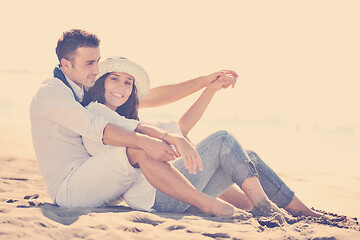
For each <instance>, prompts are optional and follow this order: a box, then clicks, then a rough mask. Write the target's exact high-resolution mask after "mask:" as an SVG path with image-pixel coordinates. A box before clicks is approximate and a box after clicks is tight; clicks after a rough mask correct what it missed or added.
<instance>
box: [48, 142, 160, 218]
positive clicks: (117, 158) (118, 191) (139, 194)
mask: <svg viewBox="0 0 360 240" xmlns="http://www.w3.org/2000/svg"><path fill="white" fill-rule="evenodd" d="M120 196H121V197H123V199H124V200H125V202H126V203H127V204H128V205H129V206H130V207H131V208H134V209H138V210H145V211H150V210H151V207H152V206H153V204H154V200H155V188H154V187H153V186H151V184H150V183H149V182H148V181H147V180H146V178H145V176H144V175H143V174H142V172H141V170H140V169H136V168H134V167H133V166H131V164H130V163H129V161H128V158H127V155H126V148H124V147H110V148H108V149H107V151H103V152H101V153H99V154H98V155H96V156H93V157H91V158H89V159H88V160H86V161H85V162H84V163H83V164H81V165H80V166H79V167H77V168H76V169H72V171H71V172H70V173H69V175H68V176H67V177H66V178H65V179H64V181H63V182H62V183H61V185H60V187H59V190H58V192H57V194H56V197H55V202H56V204H58V205H59V206H62V207H100V206H103V205H106V204H108V203H110V202H112V201H114V200H116V199H118V198H119V197H120Z"/></svg>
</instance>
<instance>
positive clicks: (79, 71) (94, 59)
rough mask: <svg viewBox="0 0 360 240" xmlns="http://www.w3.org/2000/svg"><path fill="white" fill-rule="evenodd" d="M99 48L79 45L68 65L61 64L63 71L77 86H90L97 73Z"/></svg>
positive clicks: (93, 82)
mask: <svg viewBox="0 0 360 240" xmlns="http://www.w3.org/2000/svg"><path fill="white" fill-rule="evenodd" d="M99 60H100V48H99V47H96V48H94V47H80V48H78V49H77V50H76V53H75V55H74V57H73V59H72V60H71V61H68V62H67V63H68V66H63V71H64V72H65V74H66V75H67V76H68V78H70V79H71V80H72V81H73V82H74V83H76V84H77V85H78V86H79V87H82V86H84V87H92V86H94V84H95V77H96V75H98V74H99V66H98V63H99Z"/></svg>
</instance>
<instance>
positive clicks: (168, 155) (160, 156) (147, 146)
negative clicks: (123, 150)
mask: <svg viewBox="0 0 360 240" xmlns="http://www.w3.org/2000/svg"><path fill="white" fill-rule="evenodd" d="M103 143H104V144H108V145H113V146H122V147H128V148H140V149H143V150H144V151H145V152H146V153H147V154H148V155H149V156H150V157H151V158H152V159H155V160H158V161H166V162H167V161H171V160H174V159H175V157H177V156H178V155H177V154H176V152H175V151H174V150H173V149H172V147H170V145H169V144H167V143H165V142H163V141H161V140H159V139H157V138H153V137H150V136H148V135H146V134H142V133H139V132H132V131H129V130H126V129H124V128H122V127H119V126H116V125H114V124H111V123H109V124H107V125H106V126H105V128H104V133H103Z"/></svg>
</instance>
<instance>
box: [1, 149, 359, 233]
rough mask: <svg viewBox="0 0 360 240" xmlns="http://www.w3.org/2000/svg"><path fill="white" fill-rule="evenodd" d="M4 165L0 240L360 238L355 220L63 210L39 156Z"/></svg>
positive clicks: (121, 208) (122, 209) (4, 159)
mask: <svg viewBox="0 0 360 240" xmlns="http://www.w3.org/2000/svg"><path fill="white" fill-rule="evenodd" d="M0 165H1V166H2V167H1V168H0V224H1V225H0V239H18V238H21V239H79V238H81V239H360V226H359V223H358V220H357V218H356V217H354V216H342V217H340V216H337V217H336V218H335V220H333V221H328V220H327V219H325V218H324V219H312V218H307V217H300V218H294V219H292V220H291V221H288V222H284V223H280V222H279V221H278V220H277V219H276V218H273V219H271V217H268V218H264V217H263V218H261V217H259V218H251V219H249V220H246V221H243V220H237V219H220V218H216V217H211V216H207V215H204V214H201V213H193V214H169V213H148V212H141V211H133V210H131V209H129V208H128V207H126V206H123V205H120V206H113V207H102V208H71V209H66V208H61V207H58V206H55V205H53V204H52V203H51V201H50V199H49V197H48V195H47V193H46V189H45V185H44V182H43V181H42V178H41V175H40V173H39V171H38V168H37V162H36V160H35V158H34V157H30V158H26V157H6V156H2V157H0ZM359 198H360V196H359ZM359 198H358V199H354V201H359V200H360V199H359ZM325 213H326V214H329V212H325Z"/></svg>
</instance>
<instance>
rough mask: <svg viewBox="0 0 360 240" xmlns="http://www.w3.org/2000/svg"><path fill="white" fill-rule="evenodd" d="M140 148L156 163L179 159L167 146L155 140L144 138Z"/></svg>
mask: <svg viewBox="0 0 360 240" xmlns="http://www.w3.org/2000/svg"><path fill="white" fill-rule="evenodd" d="M141 146H142V149H143V150H144V151H145V152H146V153H147V154H148V155H149V156H150V157H151V158H152V159H154V160H157V161H164V162H168V161H172V160H174V159H175V158H177V157H179V154H178V153H177V152H176V151H175V150H174V149H173V148H172V147H171V146H170V145H169V144H167V143H166V142H164V141H161V140H159V139H156V138H152V137H146V138H145V140H144V143H143V144H142V145H141Z"/></svg>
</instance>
